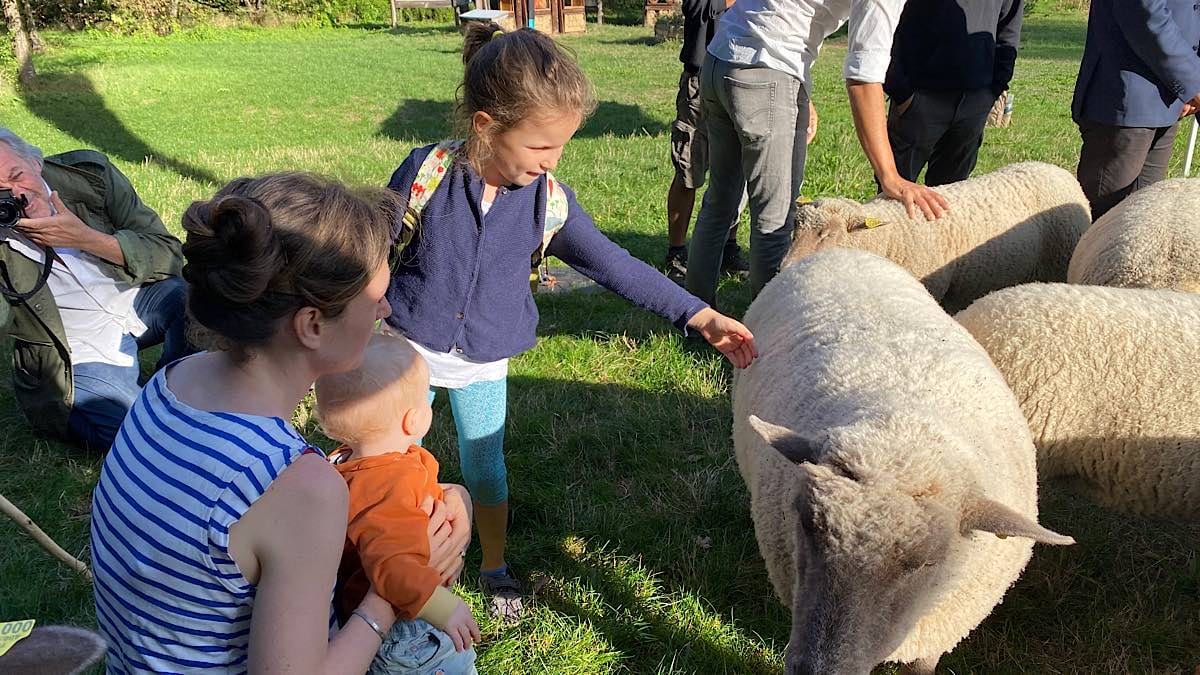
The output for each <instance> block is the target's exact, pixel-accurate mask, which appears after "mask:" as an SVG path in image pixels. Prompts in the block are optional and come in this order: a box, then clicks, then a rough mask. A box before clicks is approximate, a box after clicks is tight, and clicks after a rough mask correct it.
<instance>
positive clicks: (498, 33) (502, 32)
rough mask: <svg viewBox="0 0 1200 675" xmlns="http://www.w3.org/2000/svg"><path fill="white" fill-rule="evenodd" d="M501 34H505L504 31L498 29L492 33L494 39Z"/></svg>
mask: <svg viewBox="0 0 1200 675" xmlns="http://www.w3.org/2000/svg"><path fill="white" fill-rule="evenodd" d="M501 35H504V31H502V30H498V31H496V32H495V33H492V39H493V40H495V39H496V38H498V37H500V36H501Z"/></svg>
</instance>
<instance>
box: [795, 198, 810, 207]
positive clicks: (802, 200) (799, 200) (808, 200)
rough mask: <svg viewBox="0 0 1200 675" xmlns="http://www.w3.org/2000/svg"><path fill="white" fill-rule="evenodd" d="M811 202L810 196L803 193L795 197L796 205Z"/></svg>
mask: <svg viewBox="0 0 1200 675" xmlns="http://www.w3.org/2000/svg"><path fill="white" fill-rule="evenodd" d="M811 203H813V200H812V197H805V196H804V195H800V196H799V197H796V206H804V205H805V204H811Z"/></svg>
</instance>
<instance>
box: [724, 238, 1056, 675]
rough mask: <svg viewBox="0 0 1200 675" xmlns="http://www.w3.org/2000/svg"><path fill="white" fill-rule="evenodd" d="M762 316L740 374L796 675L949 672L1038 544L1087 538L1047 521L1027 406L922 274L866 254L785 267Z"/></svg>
mask: <svg viewBox="0 0 1200 675" xmlns="http://www.w3.org/2000/svg"><path fill="white" fill-rule="evenodd" d="M745 323H746V325H747V326H748V327H749V328H750V329H751V330H752V331H753V332H754V335H755V337H756V341H757V342H758V346H759V350H760V356H759V357H758V359H757V360H756V361H755V362H754V363H753V364H752V365H751V366H750V367H749V368H748V369H746V370H745V371H744V372H743V373H740V374H739V375H738V376H737V379H736V381H735V384H734V393H733V411H734V431H733V440H734V449H735V454H736V458H737V464H738V469H739V471H740V473H741V475H742V478H743V479H744V480H745V482H746V485H747V487H748V488H749V492H750V511H751V519H752V520H753V522H754V532H755V536H756V538H757V540H758V545H759V551H760V553H761V554H762V557H763V559H764V561H765V562H766V566H767V572H768V576H769V577H770V579H771V583H772V585H773V587H774V589H775V593H776V594H777V595H778V597H779V599H780V600H781V601H782V602H783V604H784V605H785V606H786V607H790V608H791V609H792V632H791V641H790V643H789V647H788V653H787V665H788V672H791V673H807V672H813V673H815V672H823V673H867V672H869V671H870V669H871V668H872V667H873V666H875V665H876V664H878V663H880V662H882V661H885V660H887V661H900V662H903V663H909V664H912V666H911V667H912V668H913V669H914V670H917V671H929V672H931V671H932V669H933V667H934V666H935V665H936V663H937V660H938V658H939V657H940V655H941V654H943V653H945V652H947V651H949V650H950V649H952V648H953V647H954V646H955V645H956V644H957V643H958V642H959V641H960V640H962V638H963V637H965V636H966V635H967V633H969V632H970V631H971V630H972V629H973V628H974V627H975V626H976V625H978V624H979V622H980V621H982V620H983V619H984V617H986V616H987V615H988V614H989V613H990V612H991V610H992V608H993V607H994V606H995V605H996V604H997V603H999V602H1000V600H1001V598H1002V597H1003V596H1004V593H1005V591H1006V590H1007V589H1008V587H1009V586H1010V585H1011V584H1012V583H1013V582H1014V581H1015V580H1016V579H1017V577H1018V576H1019V575H1020V573H1021V570H1022V569H1024V567H1025V564H1026V562H1027V561H1028V560H1029V557H1030V553H1031V550H1032V547H1033V541H1040V542H1045V543H1050V544H1070V543H1073V541H1074V540H1072V539H1071V538H1070V537H1065V536H1062V535H1059V534H1056V533H1054V532H1051V531H1049V530H1047V529H1045V528H1043V527H1041V526H1040V525H1038V523H1037V486H1036V469H1035V467H1034V448H1033V443H1032V441H1031V439H1030V437H1029V430H1028V429H1027V428H1026V426H1025V419H1024V417H1023V416H1022V415H1021V410H1020V408H1019V407H1018V405H1017V402H1016V400H1015V399H1014V398H1013V395H1012V393H1011V392H1009V390H1008V388H1007V387H1006V386H1005V384H1004V380H1003V378H1002V377H1001V376H1000V373H998V372H997V371H996V369H995V368H994V367H993V366H992V365H991V362H990V361H988V357H987V354H986V353H984V351H983V350H982V349H981V348H980V347H979V345H977V344H976V343H975V341H974V340H972V339H971V337H970V336H969V335H968V334H967V333H966V331H965V330H963V329H962V327H961V326H959V325H958V324H956V323H955V322H954V321H953V319H951V318H950V317H949V316H948V315H946V313H945V312H943V311H942V310H941V309H940V308H939V307H938V305H937V303H936V302H935V301H934V300H933V298H932V297H930V295H929V293H928V292H927V291H926V290H925V289H924V288H923V287H922V286H921V285H920V283H919V282H917V281H916V280H915V279H914V278H913V277H912V276H910V275H909V274H908V273H907V272H905V271H904V270H903V269H901V268H900V267H898V266H897V265H895V264H894V263H892V262H889V261H887V260H885V259H883V258H880V257H877V256H875V255H873V254H870V253H866V252H863V251H856V250H851V249H834V250H830V251H823V252H820V253H817V254H815V255H813V256H811V257H809V258H806V259H805V260H802V261H800V262H798V263H796V264H795V265H792V266H790V267H788V268H785V269H784V270H782V271H781V272H780V273H779V275H778V276H777V277H776V278H775V279H773V280H772V281H771V282H770V283H769V284H767V286H766V287H765V288H764V289H763V291H762V293H761V294H760V295H759V296H758V298H757V299H756V300H755V301H754V303H753V304H752V305H751V307H750V309H749V310H748V312H747V313H746V317H745ZM1006 537H1007V538H1006Z"/></svg>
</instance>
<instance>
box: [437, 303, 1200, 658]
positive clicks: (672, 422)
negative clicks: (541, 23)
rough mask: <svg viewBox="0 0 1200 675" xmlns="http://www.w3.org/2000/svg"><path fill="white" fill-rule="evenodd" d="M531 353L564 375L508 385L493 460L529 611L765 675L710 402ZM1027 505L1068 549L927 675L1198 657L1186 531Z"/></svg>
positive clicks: (751, 554) (731, 486)
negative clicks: (535, 590)
mask: <svg viewBox="0 0 1200 675" xmlns="http://www.w3.org/2000/svg"><path fill="white" fill-rule="evenodd" d="M609 311H613V310H612V308H601V311H600V314H602V315H607V314H608V313H609ZM550 313H551V314H553V312H550ZM560 347H561V344H555V345H554V346H553V348H554V349H557V348H560ZM539 358H542V359H547V358H549V359H550V360H553V361H555V362H561V366H560V367H561V370H562V373H561V377H562V378H563V379H552V378H546V377H540V376H539V377H529V376H524V375H516V376H513V377H511V378H510V386H509V392H510V410H511V414H510V416H509V420H510V421H509V427H508V438H507V446H508V447H507V450H506V456H507V458H508V465H509V475H510V477H511V478H510V485H511V486H512V490H513V504H514V523H513V527H512V530H511V539H510V542H511V544H510V552H511V555H510V558H511V559H512V561H513V562H514V564H515V565H516V566H517V567H518V569H521V570H524V571H525V572H526V573H527V574H529V575H530V576H539V575H545V576H546V577H547V578H548V579H549V580H550V583H548V584H547V586H546V588H545V589H544V590H543V594H542V595H541V596H539V597H540V598H541V602H543V603H545V604H546V605H547V606H548V607H549V608H550V609H552V610H553V611H555V612H557V613H559V614H563V615H565V616H568V617H575V619H573V620H578V621H580V622H584V623H586V624H588V625H590V626H591V627H592V628H593V630H595V631H596V632H597V633H599V634H600V635H602V637H603V638H604V639H605V640H607V641H608V642H610V643H611V644H612V645H613V646H614V647H615V648H616V649H617V650H619V651H620V652H621V653H622V654H623V655H624V656H625V659H627V660H625V661H624V663H625V665H626V667H628V668H629V669H630V670H631V671H632V672H653V671H655V670H656V669H658V668H660V667H661V666H662V665H663V664H664V663H671V664H672V667H673V668H675V669H679V670H680V672H685V671H686V672H690V671H695V672H713V673H717V672H775V669H776V667H777V666H773V665H771V664H772V663H775V659H776V658H777V654H778V653H779V652H780V651H782V649H783V645H784V644H786V642H787V637H788V614H787V612H786V611H785V610H784V608H782V607H780V606H779V604H778V602H777V601H776V600H775V598H774V595H773V593H772V590H771V587H770V584H769V582H768V580H767V577H766V573H765V569H764V565H763V562H762V560H761V558H760V557H759V554H758V550H757V544H756V542H755V540H754V534H753V529H752V527H751V523H750V518H749V514H748V497H747V495H746V491H745V488H744V486H743V484H742V482H741V479H740V477H739V475H738V473H737V470H736V467H735V465H734V463H733V461H732V457H731V455H732V448H731V443H730V441H729V408H728V401H727V399H726V398H725V397H724V396H715V397H706V396H696V395H692V394H689V393H687V391H686V390H685V389H684V388H683V387H682V386H673V385H672V384H671V381H672V378H674V377H676V374H678V377H679V378H680V379H681V380H682V379H683V378H685V377H686V366H684V365H682V364H680V363H674V362H673V363H672V364H671V366H670V368H671V373H670V374H667V375H665V376H664V377H666V378H667V379H666V380H663V381H660V380H656V379H653V373H652V372H651V371H653V370H654V369H655V367H656V366H655V365H654V364H653V363H651V364H647V363H646V362H645V361H644V360H641V361H637V362H631V363H630V364H628V366H627V368H628V369H629V370H635V369H641V370H645V371H647V373H648V375H647V377H648V378H650V379H651V380H652V381H647V382H645V383H644V384H643V385H637V386H629V385H625V384H599V383H584V382H579V381H575V380H574V379H571V378H572V375H571V369H572V368H574V366H573V365H572V359H571V358H570V354H561V355H560V354H556V353H552V354H549V355H547V354H542V355H541V356H540V357H539ZM613 358H615V359H620V358H621V355H620V354H619V353H614V354H613ZM538 370H539V371H543V370H545V369H542V368H540V367H539V368H538ZM601 377H603V375H601ZM635 377H641V375H640V374H639V375H637V376H635ZM435 419H436V424H435V430H434V432H433V433H431V434H430V437H429V440H430V447H431V449H432V448H443V449H445V448H453V447H454V445H453V432H452V430H451V423H450V416H449V410H448V408H447V407H446V406H445V403H444V402H442V401H441V400H439V404H438V406H437V412H436V413H435ZM434 452H435V454H438V455H439V459H440V460H441V461H442V465H443V468H444V470H445V471H446V473H447V475H446V478H445V479H446V480H458V476H457V475H456V473H457V468H456V460H455V459H454V458H453V457H451V456H450V455H453V454H455V453H454V452H453V451H450V452H445V451H444V450H443V451H441V452H439V451H437V450H434ZM1042 493H1043V497H1042V517H1041V521H1042V522H1043V523H1045V524H1046V525H1047V526H1048V527H1051V528H1053V529H1055V530H1057V531H1061V532H1066V533H1070V534H1072V535H1073V536H1075V537H1076V538H1077V540H1078V541H1079V545H1077V546H1073V547H1063V548H1052V547H1038V548H1037V549H1035V554H1034V557H1033V560H1032V562H1031V563H1030V565H1029V567H1028V569H1027V570H1026V572H1025V574H1024V575H1023V576H1022V578H1021V579H1020V580H1019V581H1018V582H1017V583H1016V584H1015V585H1014V587H1013V588H1012V589H1011V590H1010V591H1009V593H1008V595H1007V598H1006V599H1005V601H1004V602H1003V603H1002V604H1001V605H1000V606H999V607H997V608H996V610H995V611H994V612H993V614H992V616H990V617H989V618H988V619H987V620H985V621H984V622H983V624H982V625H981V626H980V627H978V628H977V629H976V630H975V631H973V632H972V634H971V635H970V636H969V637H968V638H967V639H966V640H965V641H964V642H963V643H962V644H961V645H959V647H958V648H956V649H955V650H954V651H953V652H951V653H950V654H948V655H946V656H945V657H944V666H943V668H950V669H952V670H953V672H1017V671H1027V672H1089V673H1122V672H1148V671H1152V670H1153V671H1156V672H1191V670H1192V669H1193V668H1194V667H1195V666H1196V664H1197V663H1198V662H1200V640H1197V638H1198V637H1200V544H1198V542H1200V526H1197V525H1186V524H1176V523H1169V522H1162V521H1153V520H1148V519H1145V518H1139V517H1135V516H1129V515H1124V514H1119V513H1115V512H1112V511H1107V510H1104V509H1101V508H1100V507H1097V506H1095V505H1093V504H1091V503H1090V502H1087V501H1086V500H1083V499H1080V498H1078V497H1076V496H1075V495H1074V494H1073V493H1071V492H1069V491H1066V490H1064V489H1063V488H1062V486H1061V485H1058V484H1056V483H1051V484H1048V485H1046V486H1044V487H1043V489H1042ZM759 636H762V637H759ZM889 669H890V667H885V668H884V669H882V671H884V672H886V671H887V670H889ZM943 672H948V671H943Z"/></svg>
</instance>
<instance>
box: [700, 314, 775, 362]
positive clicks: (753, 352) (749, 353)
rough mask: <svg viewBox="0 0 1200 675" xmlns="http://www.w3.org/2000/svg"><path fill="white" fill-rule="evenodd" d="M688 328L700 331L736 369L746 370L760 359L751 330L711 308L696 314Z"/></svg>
mask: <svg viewBox="0 0 1200 675" xmlns="http://www.w3.org/2000/svg"><path fill="white" fill-rule="evenodd" d="M688 328H692V329H694V330H697V331H699V332H700V334H701V335H703V336H704V339H705V340H708V343H709V344H710V345H712V346H714V347H716V348H717V351H719V352H721V353H722V354H724V355H725V358H727V359H729V362H730V363H732V364H733V365H734V367H736V368H745V367H746V366H748V365H750V363H751V362H753V361H754V359H755V358H757V357H758V347H757V346H756V345H755V344H754V335H753V334H752V333H751V332H750V329H749V328H746V327H745V326H743V325H742V322H741V321H738V320H736V319H731V318H729V317H727V316H725V315H724V314H722V313H720V312H718V311H717V310H715V309H713V308H711V307H705V308H704V309H702V310H700V311H699V312H696V315H695V316H693V317H692V320H691V321H688Z"/></svg>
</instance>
